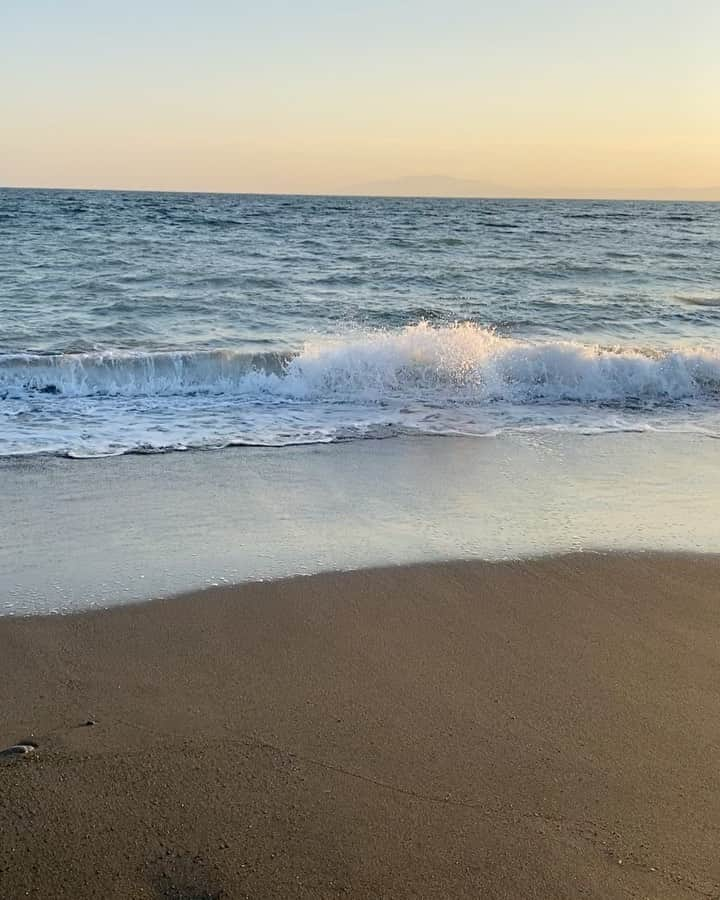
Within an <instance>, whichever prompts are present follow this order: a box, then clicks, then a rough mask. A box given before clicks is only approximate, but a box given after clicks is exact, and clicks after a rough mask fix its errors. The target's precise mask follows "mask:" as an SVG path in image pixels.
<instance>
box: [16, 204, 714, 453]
mask: <svg viewBox="0 0 720 900" xmlns="http://www.w3.org/2000/svg"><path fill="white" fill-rule="evenodd" d="M719 401H720V204H717V203H676V202H673V203H659V202H657V203H651V202H598V201H588V202H583V201H560V200H558V201H552V200H548V201H541V200H449V199H448V200H440V199H437V200H436V199H382V198H337V197H283V196H247V195H216V194H162V193H131V192H105V191H97V192H91V191H62V190H53V191H45V190H10V189H8V190H2V191H0V455H2V456H26V455H30V454H52V455H58V456H66V457H77V458H85V457H97V456H113V455H121V454H126V453H155V452H163V451H173V450H176V451H177V450H190V449H207V450H209V449H221V448H225V447H228V446H233V445H236V446H265V447H284V446H288V445H294V444H313V443H335V442H346V441H360V440H367V439H379V438H386V437H394V436H405V437H423V436H427V435H462V436H476V437H487V436H491V435H498V434H505V433H546V432H552V431H555V432H557V431H560V432H572V433H579V434H583V435H592V434H598V433H605V432H618V431H621V432H623V431H672V432H696V433H700V434H706V435H710V436H715V437H717V436H718V435H720V402H719Z"/></svg>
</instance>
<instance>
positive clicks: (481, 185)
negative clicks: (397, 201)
mask: <svg viewBox="0 0 720 900" xmlns="http://www.w3.org/2000/svg"><path fill="white" fill-rule="evenodd" d="M348 193H349V194H360V195H362V196H369V197H511V196H513V191H512V190H511V189H510V188H508V187H503V186H498V185H490V184H486V183H485V182H482V181H476V180H474V179H471V178H452V177H451V176H449V175H406V176H404V177H402V178H387V179H383V180H381V181H370V182H367V183H366V184H358V185H354V186H353V187H350V188H348ZM515 195H517V192H515Z"/></svg>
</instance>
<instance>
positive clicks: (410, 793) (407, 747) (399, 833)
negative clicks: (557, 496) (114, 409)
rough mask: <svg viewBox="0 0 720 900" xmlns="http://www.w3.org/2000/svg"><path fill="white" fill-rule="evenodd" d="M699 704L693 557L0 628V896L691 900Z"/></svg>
mask: <svg viewBox="0 0 720 900" xmlns="http://www.w3.org/2000/svg"><path fill="white" fill-rule="evenodd" d="M719 688H720V557H689V556H669V555H667V556H660V555H641V556H624V555H619V554H615V555H590V554H583V555H574V556H565V557H557V558H546V559H539V560H531V561H526V562H507V563H482V562H462V563H446V564H437V565H426V566H423V565H417V566H408V567H403V568H389V569H378V570H369V571H360V572H351V573H337V574H324V575H318V576H312V577H303V578H295V579H290V580H286V581H277V582H268V583H260V584H246V585H241V586H238V587H231V588H230V587H228V588H225V587H223V588H217V589H212V590H209V591H206V592H204V593H200V594H194V595H187V596H183V597H179V598H175V599H171V600H159V601H158V600H156V601H153V602H150V603H146V604H141V605H135V606H124V607H116V608H113V609H110V610H105V611H98V612H91V613H84V614H78V615H72V616H56V617H35V618H24V619H22V618H4V619H0V746H2V747H6V746H8V745H11V744H14V743H15V742H18V741H23V740H31V739H32V740H33V741H34V742H36V743H37V745H38V746H37V750H35V751H34V752H31V753H29V754H27V755H24V756H20V755H15V756H3V757H2V758H0V897H2V900H15V898H21V897H35V898H43V900H48V898H58V900H59V898H74V900H78V898H86V897H98V898H104V900H109V898H122V900H128V898H139V897H147V898H155V897H165V898H173V900H209V898H242V897H251V898H265V897H281V898H290V897H311V898H323V897H336V896H348V897H386V898H406V897H422V898H464V897H467V898H512V900H520V898H552V900H560V898H577V897H593V898H602V900H609V898H615V897H618V898H619V897H636V898H668V900H670V898H672V900H681V898H697V897H708V898H709V897H718V896H720V852H719V849H718V848H720V758H719V756H718V753H719V748H720V690H719ZM89 721H94V722H95V724H85V723H87V722H89Z"/></svg>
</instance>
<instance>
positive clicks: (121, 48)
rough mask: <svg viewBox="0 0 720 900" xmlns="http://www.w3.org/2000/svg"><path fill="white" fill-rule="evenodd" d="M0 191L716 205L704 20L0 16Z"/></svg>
mask: <svg viewBox="0 0 720 900" xmlns="http://www.w3.org/2000/svg"><path fill="white" fill-rule="evenodd" d="M0 34H1V35H2V53H1V54H0V79H1V83H2V85H3V88H2V91H0V185H3V186H23V187H33V186H37V187H74V188H82V187H88V188H125V189H140V190H146V189H148V190H197V191H229V192H235V191H237V192H258V193H264V192H280V193H410V194H434V193H435V194H469V195H473V194H476V195H484V196H493V195H495V196H527V197H532V196H544V197H613V196H616V197H658V198H662V197H669V198H675V197H680V198H687V199H717V200H720V53H718V36H719V35H720V3H719V2H717V0H673V2H667V0H624V2H615V0H602V2H601V0H572V2H570V0H563V2H561V0H502V2H493V3H488V2H484V0H444V2H442V3H440V2H433V3H430V2H425V0H414V2H402V0H384V2H376V0H364V2H353V3H350V2H345V0H304V2H302V3H300V2H297V0H295V2H292V3H291V2H284V0H262V2H258V0H253V2H247V0H233V2H230V0H204V2H201V0H197V2H184V0H173V2H169V0H144V2H137V0H124V2H116V0H93V2H84V3H83V2H71V0H66V2H62V0H56V2H48V0H45V2H43V0H22V2H17V0H5V2H4V3H3V4H2V5H1V6H0Z"/></svg>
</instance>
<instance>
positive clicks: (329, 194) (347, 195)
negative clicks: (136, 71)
mask: <svg viewBox="0 0 720 900" xmlns="http://www.w3.org/2000/svg"><path fill="white" fill-rule="evenodd" d="M420 177H422V176H420ZM705 190H707V191H714V190H716V189H715V188H699V189H697V190H696V191H694V192H695V193H697V192H699V191H705ZM0 191H78V192H85V193H107V194H110V193H115V194H197V195H211V196H218V197H308V198H311V197H317V198H321V197H322V198H328V199H333V198H334V199H339V200H341V199H348V200H351V199H354V200H524V201H533V200H537V201H563V202H576V203H591V202H592V203H623V202H624V203H720V188H717V191H718V199H716V200H713V199H703V198H692V197H643V196H635V195H631V196H602V197H598V196H592V195H590V194H588V195H583V196H563V195H561V194H548V195H535V196H528V195H523V194H512V193H509V194H454V195H453V194H440V193H438V194H432V193H429V194H393V193H387V194H384V193H376V194H373V193H361V192H355V191H347V192H333V191H233V190H228V191H221V190H201V189H199V188H190V189H187V188H186V189H180V188H117V187H112V188H107V187H75V186H67V185H59V186H57V185H56V186H52V187H48V186H39V185H12V184H8V185H4V184H0Z"/></svg>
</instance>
